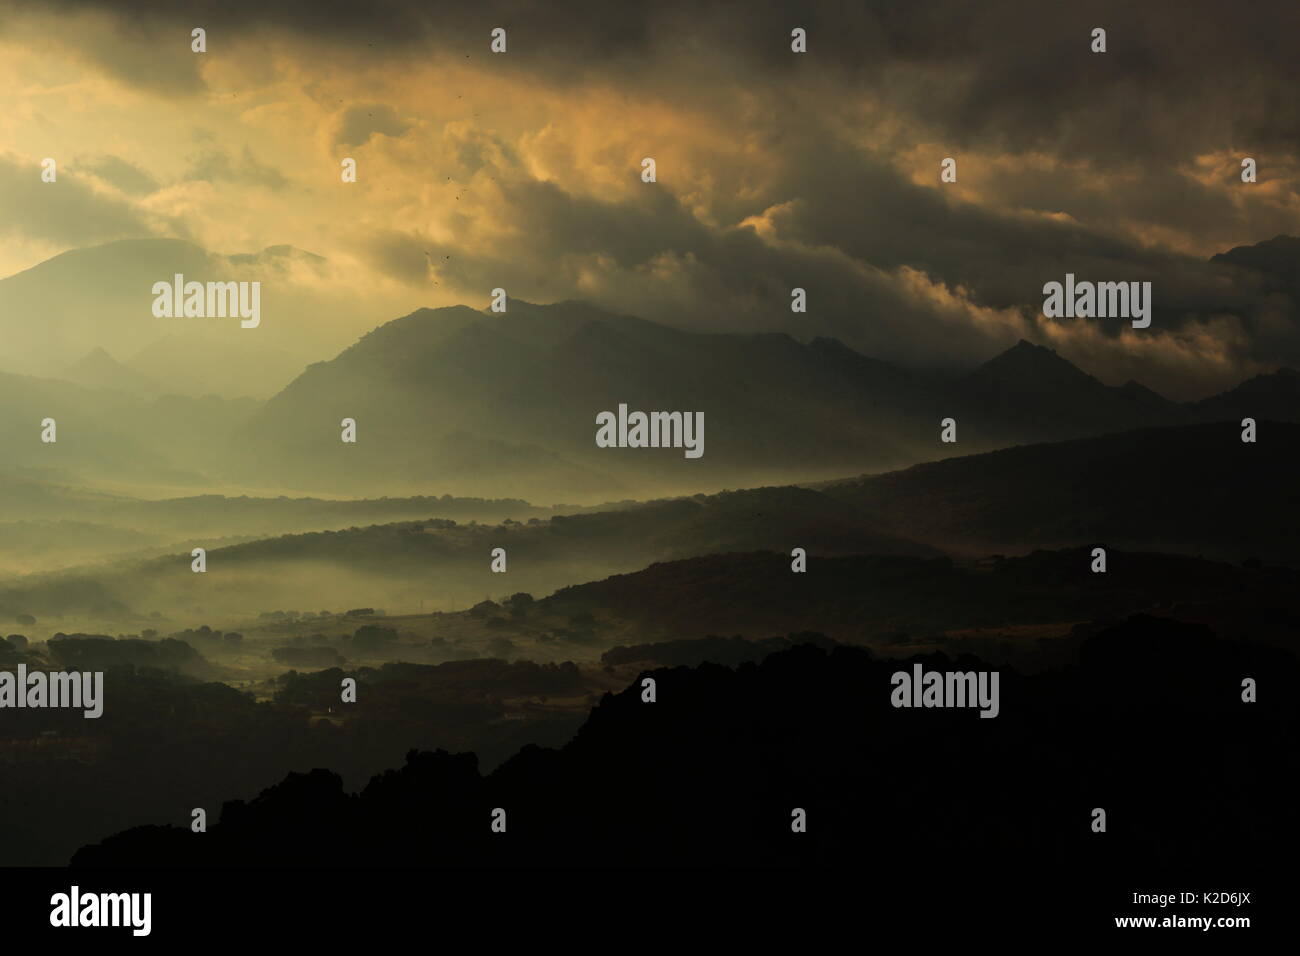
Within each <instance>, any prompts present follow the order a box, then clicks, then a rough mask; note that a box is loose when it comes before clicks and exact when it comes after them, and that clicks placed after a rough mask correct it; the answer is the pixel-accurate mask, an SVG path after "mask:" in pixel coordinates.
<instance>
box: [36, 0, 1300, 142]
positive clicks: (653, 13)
mask: <svg viewBox="0 0 1300 956" xmlns="http://www.w3.org/2000/svg"><path fill="white" fill-rule="evenodd" d="M27 5H28V6H31V7H33V8H34V7H37V6H39V7H40V8H42V9H50V8H54V9H64V10H78V9H94V10H101V11H107V12H110V13H112V14H113V15H114V16H115V17H116V18H117V20H118V23H119V30H120V33H121V34H122V36H121V39H122V40H123V41H127V46H128V47H129V46H130V43H129V41H130V40H131V39H132V38H133V37H140V36H147V37H148V39H149V42H150V44H151V45H152V44H155V43H157V41H158V40H159V39H160V38H161V37H162V35H163V34H162V33H161V32H160V31H161V30H163V29H164V28H165V25H170V26H169V27H167V29H168V33H167V35H170V33H171V32H172V31H174V30H178V29H180V28H181V27H184V28H185V29H184V36H183V39H184V40H185V43H184V44H183V47H184V49H185V50H186V51H188V30H189V28H190V27H192V26H196V25H201V26H204V27H205V28H206V29H208V32H209V42H210V49H214V50H219V49H220V45H221V44H222V43H223V42H225V39H224V37H225V36H235V37H238V36H242V35H246V34H249V33H256V32H258V31H261V30H274V31H278V32H281V33H284V34H290V35H294V36H298V37H301V38H302V39H303V40H304V41H312V40H326V41H329V42H332V43H337V44H342V45H345V46H347V47H348V48H350V49H353V50H355V51H358V52H361V51H370V50H373V52H374V55H375V56H378V57H388V56H392V55H404V56H419V57H424V58H429V57H432V58H435V59H436V58H438V57H448V58H454V59H457V60H459V59H463V58H464V57H466V56H468V57H470V58H471V59H473V58H478V57H487V56H490V55H491V54H489V53H488V50H487V47H488V33H489V31H490V30H491V29H492V28H493V27H496V26H503V27H505V28H506V29H507V30H508V31H509V35H510V52H509V54H508V55H507V56H505V57H499V58H493V62H494V68H497V69H502V70H524V71H529V72H536V73H539V74H543V75H545V76H548V77H550V78H552V79H556V80H562V79H564V78H569V79H573V80H577V79H580V78H584V77H587V76H589V74H591V73H592V72H596V73H599V72H602V71H604V72H614V73H618V74H621V75H623V76H624V77H639V78H640V79H641V80H642V81H643V82H644V83H645V84H646V85H647V86H651V87H653V86H657V85H665V84H672V83H674V82H675V81H678V79H679V78H680V81H681V82H695V81H696V79H697V78H698V76H700V75H702V74H706V73H709V72H711V71H712V72H715V73H718V74H719V75H721V76H722V77H726V76H731V77H732V78H734V80H735V81H736V82H741V83H755V82H757V83H759V84H762V83H764V82H773V83H782V84H784V83H787V82H791V81H792V80H795V81H797V77H798V76H799V74H801V73H805V72H818V71H833V73H834V74H836V75H837V76H838V78H839V79H841V80H843V81H844V82H845V83H846V89H852V86H853V84H873V83H878V82H879V81H881V80H888V91H889V94H890V96H891V97H893V98H895V99H896V101H897V103H898V104H899V105H902V106H904V107H906V108H907V109H908V110H909V111H910V112H913V113H915V114H917V115H923V116H925V117H927V118H928V119H929V120H930V121H931V122H933V123H934V125H935V127H936V128H937V129H941V130H944V131H946V132H947V134H948V135H949V136H951V138H952V140H953V142H954V144H958V145H967V146H972V145H976V144H980V143H986V144H992V145H996V146H998V147H1000V148H1006V149H1009V150H1022V149H1030V148H1037V149H1046V150H1049V151H1052V152H1055V153H1060V154H1068V155H1071V156H1076V157H1084V156H1087V157H1098V158H1101V157H1104V158H1106V159H1107V160H1109V161H1114V162H1124V161H1128V162H1136V163H1141V162H1145V161H1148V160H1149V159H1151V158H1152V157H1153V156H1156V155H1161V156H1173V155H1184V154H1187V153H1189V152H1190V153H1196V152H1201V151H1203V150H1204V149H1207V148H1209V147H1211V146H1213V145H1216V144H1226V143H1227V142H1231V143H1233V144H1235V145H1239V146H1241V147H1244V148H1251V149H1256V150H1259V151H1266V150H1269V149H1294V146H1295V143H1296V142H1297V140H1300V108H1298V107H1297V102H1296V98H1295V96H1294V89H1295V87H1296V85H1297V82H1298V81H1300V57H1296V56H1295V55H1294V35H1295V32H1296V30H1297V29H1298V28H1300V8H1298V7H1297V6H1296V4H1294V3H1293V2H1291V0H1270V2H1264V3H1254V4H1250V5H1236V4H1225V3H1222V2H1218V0H1177V2H1174V0H1161V2H1152V3H1142V4H1134V3H1131V2H1128V0H1106V2H1096V0H1092V2H1086V3H1071V4H1053V3H1036V2H1028V0H1016V2H1001V3H980V4H971V3H968V2H965V0H942V2H930V3H926V2H920V3H906V4H904V3H898V2H896V0H875V2H866V3H858V4H849V3H840V2H820V3H819V2H811V3H776V2H762V0H758V2H749V0H746V2H731V0H724V2H713V3H699V2H696V0H662V2H654V3H622V4H611V3H608V2H607V0H576V2H566V3H554V4H539V3H535V2H528V0H486V2H475V3H468V2H465V3H434V2H419V0H405V2H394V0H375V2H366V3H352V2H346V0H333V2H315V0H297V2H288V3H263V2H260V0H199V2H191V3H180V4H177V3H172V2H170V0H142V2H141V0H132V2H129V3H128V2H122V0H53V2H51V0H40V3H39V4H36V3H34V2H32V3H28V4H27ZM795 26H800V27H803V28H805V29H807V30H808V36H809V41H808V42H809V53H808V54H807V55H806V56H804V57H794V56H792V55H791V54H790V51H789V37H790V30H791V28H793V27H795ZM1094 27H1102V28H1104V29H1106V30H1107V37H1108V52H1106V53H1105V54H1093V53H1092V52H1090V49H1089V44H1090V32H1091V30H1092V29H1093V28H1094ZM223 35H224V36H223ZM107 48H108V45H107V44H105V49H107ZM164 48H166V45H165V44H164ZM187 55H188V53H187ZM121 58H122V62H121V63H119V64H118V72H119V73H120V74H121V75H122V76H123V77H124V78H126V79H128V80H129V79H132V77H133V76H135V77H136V78H141V77H147V76H148V75H149V72H148V67H147V66H146V65H142V64H141V63H139V62H138V60H139V58H138V57H132V56H131V55H130V54H129V53H128V51H127V50H126V49H124V50H123V51H122V55H121ZM132 61H136V62H132ZM668 66H671V69H664V68H663V67H668ZM1210 140H1214V141H1216V142H1210Z"/></svg>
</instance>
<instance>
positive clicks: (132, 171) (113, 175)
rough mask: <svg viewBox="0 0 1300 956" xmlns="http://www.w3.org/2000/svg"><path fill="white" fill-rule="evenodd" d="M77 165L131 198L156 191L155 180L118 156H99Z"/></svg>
mask: <svg viewBox="0 0 1300 956" xmlns="http://www.w3.org/2000/svg"><path fill="white" fill-rule="evenodd" d="M78 165H79V166H81V167H83V168H84V169H87V170H89V171H90V172H92V173H94V174H95V175H96V176H98V177H99V178H100V179H102V180H104V181H105V182H107V183H110V184H112V185H114V186H116V187H117V188H118V189H120V190H122V192H124V193H128V194H129V195H132V196H146V195H148V194H149V193H151V192H155V191H156V190H157V189H158V181H157V180H156V179H154V178H153V177H152V176H150V175H149V174H148V173H147V172H145V171H144V170H143V169H141V168H140V167H139V166H137V165H135V164H134V163H129V162H127V161H126V160H124V159H122V157H120V156H111V155H109V156H99V157H96V158H95V159H90V160H83V161H81V162H79V163H78Z"/></svg>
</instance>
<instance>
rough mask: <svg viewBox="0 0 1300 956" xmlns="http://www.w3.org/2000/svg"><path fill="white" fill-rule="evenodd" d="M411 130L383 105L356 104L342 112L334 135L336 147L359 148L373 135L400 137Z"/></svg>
mask: <svg viewBox="0 0 1300 956" xmlns="http://www.w3.org/2000/svg"><path fill="white" fill-rule="evenodd" d="M410 128H411V125H410V124H409V123H404V122H403V121H402V120H401V119H400V118H399V117H398V115H397V111H396V110H394V109H393V108H392V107H391V106H388V105H386V104H383V103H358V104H357V105H356V106H350V107H348V108H347V109H346V110H344V111H343V115H342V116H341V117H339V129H338V132H337V133H335V134H334V143H335V145H338V146H361V145H363V144H364V143H366V142H367V141H368V140H369V139H370V137H372V136H374V135H375V134H377V133H378V134H381V135H383V136H401V135H402V134H403V133H405V132H406V131H407V130H408V129H410Z"/></svg>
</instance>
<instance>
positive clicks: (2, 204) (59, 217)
mask: <svg viewBox="0 0 1300 956" xmlns="http://www.w3.org/2000/svg"><path fill="white" fill-rule="evenodd" d="M57 175H58V179H57V180H56V181H55V182H53V183H46V182H42V181H41V168H40V166H39V165H37V164H36V163H27V162H19V161H17V160H15V159H13V158H12V157H6V156H3V155H0V209H3V210H4V215H3V216H0V230H3V231H5V232H14V233H17V234H19V235H22V236H25V237H27V238H31V239H42V240H47V241H50V242H59V243H69V244H73V245H82V244H86V243H93V242H103V241H105V240H108V239H119V238H122V237H125V236H149V235H153V229H152V228H151V227H150V226H149V225H148V224H147V223H146V222H145V221H144V220H143V219H142V218H141V217H140V215H139V213H138V212H137V211H136V210H135V209H134V208H133V207H132V206H131V205H129V204H128V203H125V202H123V201H121V200H119V199H114V198H112V197H109V196H102V195H100V194H98V193H96V192H95V191H94V190H93V189H91V188H90V187H89V186H88V185H87V184H86V183H85V182H84V181H83V180H79V179H78V178H77V175H76V172H75V170H73V169H69V168H59V169H58V173H57Z"/></svg>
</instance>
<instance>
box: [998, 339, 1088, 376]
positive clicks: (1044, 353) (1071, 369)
mask: <svg viewBox="0 0 1300 956" xmlns="http://www.w3.org/2000/svg"><path fill="white" fill-rule="evenodd" d="M973 377H974V378H975V379H976V380H981V379H982V380H995V381H1000V382H1004V383H1018V384H1025V385H1048V384H1052V383H1055V384H1057V385H1059V384H1062V383H1066V382H1076V383H1084V382H1096V379H1094V378H1093V377H1092V376H1091V375H1089V374H1088V373H1087V372H1085V371H1083V370H1082V369H1080V368H1079V367H1078V366H1077V365H1075V364H1074V363H1073V362H1071V361H1069V360H1068V359H1065V358H1062V357H1061V356H1060V355H1058V354H1057V353H1056V350H1055V349H1050V348H1048V347H1047V346H1045V345H1035V344H1034V343H1033V342H1030V341H1028V340H1026V339H1021V340H1020V341H1019V342H1017V343H1016V344H1015V345H1013V346H1012V347H1011V348H1009V349H1007V350H1006V351H1005V352H1001V353H999V354H998V355H995V356H993V358H991V359H989V360H988V361H987V362H985V363H984V364H983V365H981V366H980V367H979V368H977V369H976V370H975V372H974V376H973Z"/></svg>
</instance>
